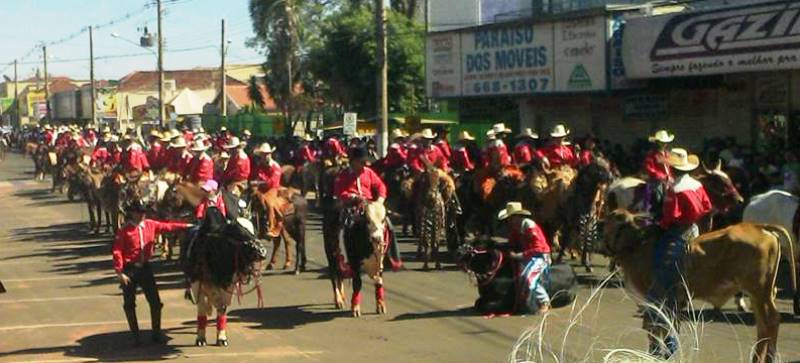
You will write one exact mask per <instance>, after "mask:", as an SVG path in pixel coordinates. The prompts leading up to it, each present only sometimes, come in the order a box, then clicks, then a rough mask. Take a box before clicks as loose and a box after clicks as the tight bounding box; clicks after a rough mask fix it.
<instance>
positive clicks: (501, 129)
mask: <svg viewBox="0 0 800 363" xmlns="http://www.w3.org/2000/svg"><path fill="white" fill-rule="evenodd" d="M492 131H494V134H495V135H497V134H503V133H505V134H510V133H511V129H509V128H507V127H506V124H504V123H502V122H501V123H497V124H494V125H492Z"/></svg>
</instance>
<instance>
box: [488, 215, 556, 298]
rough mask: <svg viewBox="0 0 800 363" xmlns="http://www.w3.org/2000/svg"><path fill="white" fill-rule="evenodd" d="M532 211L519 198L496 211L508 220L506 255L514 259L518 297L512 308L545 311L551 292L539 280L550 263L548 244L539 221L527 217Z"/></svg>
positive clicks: (498, 216)
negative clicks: (526, 208)
mask: <svg viewBox="0 0 800 363" xmlns="http://www.w3.org/2000/svg"><path fill="white" fill-rule="evenodd" d="M530 215H531V212H529V211H527V210H525V209H523V208H522V203H520V202H509V203H508V204H507V205H506V208H505V209H503V210H501V211H500V213H499V214H498V215H497V219H499V220H501V221H502V220H507V221H508V231H509V232H508V244H509V247H510V249H511V251H509V252H508V254H507V257H509V258H510V259H512V260H514V261H517V262H518V263H519V266H516V268H515V269H514V270H515V271H517V279H516V281H517V282H516V284H515V285H516V289H517V295H516V296H517V299H516V303H515V308H514V311H516V312H526V311H527V312H531V313H537V312H538V313H542V314H544V313H546V312H547V311H548V310H550V296H549V295H548V294H547V290H546V289H545V288H544V284H543V283H542V281H541V276H542V273H543V272H544V271H545V269H547V268H548V266H550V244H549V243H548V242H547V237H545V235H544V231H542V228H541V227H539V225H538V224H537V223H536V222H534V221H533V219H531V218H530Z"/></svg>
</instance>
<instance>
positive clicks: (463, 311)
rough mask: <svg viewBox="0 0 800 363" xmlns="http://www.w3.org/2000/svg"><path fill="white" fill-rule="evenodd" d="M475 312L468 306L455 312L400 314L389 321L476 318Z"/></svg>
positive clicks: (476, 313)
mask: <svg viewBox="0 0 800 363" xmlns="http://www.w3.org/2000/svg"><path fill="white" fill-rule="evenodd" d="M478 315H480V314H478V312H477V311H475V308H473V307H471V306H468V307H463V308H458V309H455V310H436V311H428V312H424V313H406V314H400V315H397V316H395V317H394V319H392V320H390V321H393V322H394V321H405V320H418V319H439V318H463V317H467V316H478Z"/></svg>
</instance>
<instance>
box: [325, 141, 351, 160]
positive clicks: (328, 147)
mask: <svg viewBox="0 0 800 363" xmlns="http://www.w3.org/2000/svg"><path fill="white" fill-rule="evenodd" d="M322 157H323V159H324V160H328V161H331V162H332V163H333V164H337V163H338V161H339V160H341V159H343V158H346V157H347V152H346V151H345V149H344V145H342V141H341V140H339V137H338V135H331V136H330V137H328V139H327V140H325V143H324V144H323V145H322Z"/></svg>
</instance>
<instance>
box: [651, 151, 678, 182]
mask: <svg viewBox="0 0 800 363" xmlns="http://www.w3.org/2000/svg"><path fill="white" fill-rule="evenodd" d="M644 170H645V171H646V172H647V175H648V176H650V179H655V180H660V181H666V180H669V179H670V178H671V177H672V174H671V173H672V171H671V170H670V169H669V165H667V152H666V151H659V150H652V151H650V152H649V153H647V156H646V157H645V159H644Z"/></svg>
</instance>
